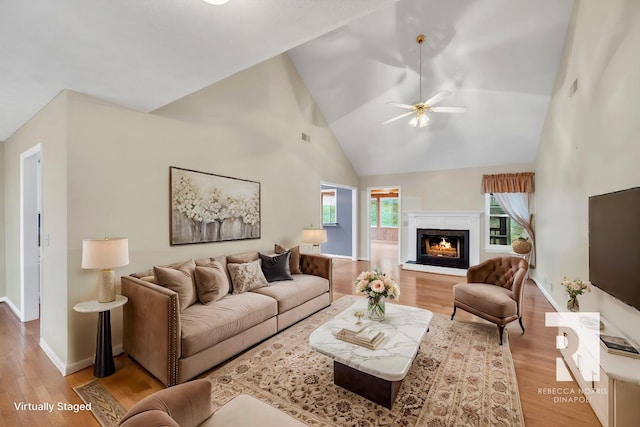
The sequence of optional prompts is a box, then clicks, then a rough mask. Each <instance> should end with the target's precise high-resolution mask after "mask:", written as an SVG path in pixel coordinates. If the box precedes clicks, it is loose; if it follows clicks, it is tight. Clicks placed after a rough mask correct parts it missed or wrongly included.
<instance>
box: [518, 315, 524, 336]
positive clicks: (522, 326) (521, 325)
mask: <svg viewBox="0 0 640 427" xmlns="http://www.w3.org/2000/svg"><path fill="white" fill-rule="evenodd" d="M518 321H519V322H520V327H521V328H522V333H523V334H524V325H523V324H522V317H520V319H518Z"/></svg>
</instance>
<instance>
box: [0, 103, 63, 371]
mask: <svg viewBox="0 0 640 427" xmlns="http://www.w3.org/2000/svg"><path fill="white" fill-rule="evenodd" d="M37 144H41V145H42V151H41V160H42V231H43V235H44V236H47V235H48V236H49V245H48V246H47V245H45V246H44V247H43V250H42V277H43V281H42V295H41V301H42V307H41V312H40V324H41V327H40V336H41V342H42V344H43V346H45V347H46V348H47V351H48V352H49V353H50V354H53V355H54V359H56V360H55V362H56V364H57V366H58V368H61V367H62V366H63V365H64V364H65V363H66V361H67V172H66V171H67V93H66V92H62V93H60V94H59V95H58V96H56V97H55V98H54V99H53V100H52V101H51V102H49V104H47V105H46V106H45V107H44V108H43V109H42V110H40V112H38V114H36V116H34V117H33V118H32V119H31V120H29V121H28V122H27V123H26V124H25V125H24V126H23V127H22V128H21V129H20V130H18V131H17V132H16V133H15V134H13V135H12V136H11V137H10V138H9V139H8V140H7V141H6V142H5V143H4V179H5V182H4V185H5V186H4V199H3V200H4V204H5V205H4V206H5V212H4V213H5V245H6V246H5V269H6V273H5V281H6V282H5V287H6V296H7V298H8V299H9V300H10V301H11V304H12V305H13V306H15V307H18V308H19V307H20V303H21V301H20V154H21V153H23V152H25V151H26V150H28V149H30V148H32V147H34V146H35V145H37Z"/></svg>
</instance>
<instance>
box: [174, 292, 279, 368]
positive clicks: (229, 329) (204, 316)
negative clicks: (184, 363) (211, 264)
mask: <svg viewBox="0 0 640 427" xmlns="http://www.w3.org/2000/svg"><path fill="white" fill-rule="evenodd" d="M277 309H278V305H277V303H276V301H275V300H273V299H272V298H267V297H265V296H264V295H259V294H255V293H253V292H245V293H243V294H239V295H231V294H229V295H227V296H225V297H224V298H222V299H221V300H220V301H216V302H214V303H211V304H207V305H202V304H199V303H196V304H194V305H192V306H191V307H189V308H187V309H186V310H184V311H183V312H182V313H181V315H180V323H181V330H182V356H183V357H188V356H192V355H194V354H196V353H198V352H200V351H202V350H205V349H207V348H209V347H212V346H214V345H216V344H218V343H219V342H221V341H224V340H225V339H227V338H229V337H232V336H234V335H238V334H239V333H240V332H242V331H245V330H247V329H249V328H251V327H252V326H255V325H257V324H259V323H261V322H264V321H265V320H267V319H269V318H270V317H273V316H275V315H276V314H277Z"/></svg>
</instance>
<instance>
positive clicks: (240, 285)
mask: <svg viewBox="0 0 640 427" xmlns="http://www.w3.org/2000/svg"><path fill="white" fill-rule="evenodd" d="M227 268H228V269H229V276H231V284H232V285H233V293H234V294H241V293H243V292H247V291H250V290H252V289H258V288H262V287H264V286H269V282H267V279H265V277H264V274H263V273H262V268H260V260H259V259H258V260H256V261H251V262H246V263H243V264H235V263H228V264H227Z"/></svg>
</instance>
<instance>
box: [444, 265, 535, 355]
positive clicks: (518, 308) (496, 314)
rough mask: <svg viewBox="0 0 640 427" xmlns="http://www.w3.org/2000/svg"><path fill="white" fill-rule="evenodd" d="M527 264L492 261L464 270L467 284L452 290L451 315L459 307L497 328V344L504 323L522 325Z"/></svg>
mask: <svg viewBox="0 0 640 427" xmlns="http://www.w3.org/2000/svg"><path fill="white" fill-rule="evenodd" d="M528 268H529V264H528V263H527V261H526V260H525V259H523V258H520V257H501V258H493V259H490V260H488V261H485V262H483V263H480V264H478V265H475V266H473V267H470V268H469V269H468V270H467V283H459V284H457V285H455V286H454V287H453V314H452V315H451V320H453V316H455V315H456V310H457V309H458V307H460V308H461V309H463V310H465V311H468V312H469V313H472V314H475V315H476V316H478V317H481V318H483V319H485V320H488V321H490V322H493V323H495V324H496V325H498V335H499V337H500V345H502V335H503V332H504V327H505V325H506V324H507V323H509V322H513V321H514V320H516V319H518V320H519V322H520V327H521V328H522V332H523V333H524V326H523V324H522V297H523V293H524V280H525V276H526V274H527V269H528Z"/></svg>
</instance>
